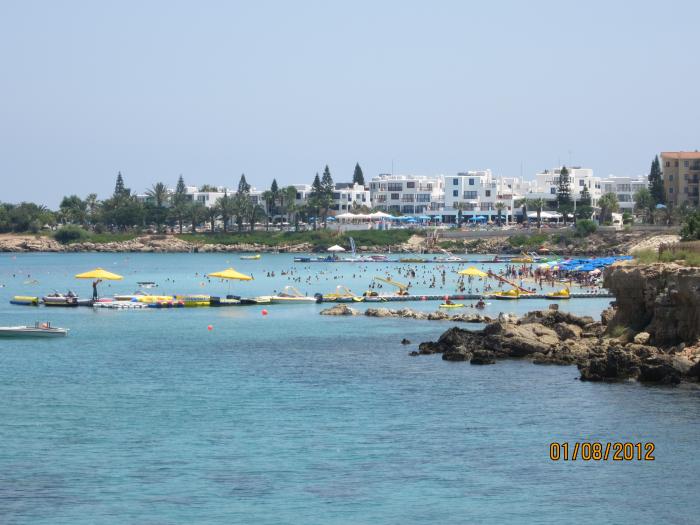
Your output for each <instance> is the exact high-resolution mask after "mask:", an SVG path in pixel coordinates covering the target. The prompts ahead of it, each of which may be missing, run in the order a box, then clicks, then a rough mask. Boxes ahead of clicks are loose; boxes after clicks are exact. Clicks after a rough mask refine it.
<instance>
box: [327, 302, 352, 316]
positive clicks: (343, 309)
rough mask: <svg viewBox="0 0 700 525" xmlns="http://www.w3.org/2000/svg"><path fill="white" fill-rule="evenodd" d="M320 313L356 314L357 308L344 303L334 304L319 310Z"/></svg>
mask: <svg viewBox="0 0 700 525" xmlns="http://www.w3.org/2000/svg"><path fill="white" fill-rule="evenodd" d="M321 315H357V310H355V309H353V308H350V307H349V306H348V305H345V304H336V305H334V306H331V307H330V308H326V309H325V310H321Z"/></svg>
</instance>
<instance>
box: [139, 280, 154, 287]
mask: <svg viewBox="0 0 700 525" xmlns="http://www.w3.org/2000/svg"><path fill="white" fill-rule="evenodd" d="M136 284H138V285H139V287H140V288H158V285H157V284H156V283H154V282H153V281H138V282H137V283H136Z"/></svg>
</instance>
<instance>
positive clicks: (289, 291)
mask: <svg viewBox="0 0 700 525" xmlns="http://www.w3.org/2000/svg"><path fill="white" fill-rule="evenodd" d="M270 301H271V302H272V303H273V304H282V303H315V302H317V301H316V298H315V297H309V296H308V295H304V294H302V293H301V292H300V291H299V290H297V289H296V288H294V287H293V286H285V287H284V289H283V290H282V291H281V292H280V293H278V294H277V295H271V296H270Z"/></svg>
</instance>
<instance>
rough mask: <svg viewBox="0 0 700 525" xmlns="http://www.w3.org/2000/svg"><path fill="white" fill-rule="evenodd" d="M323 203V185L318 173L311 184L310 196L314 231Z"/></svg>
mask: <svg viewBox="0 0 700 525" xmlns="http://www.w3.org/2000/svg"><path fill="white" fill-rule="evenodd" d="M322 203H323V184H322V183H321V178H320V177H319V176H318V172H317V173H316V176H315V177H314V181H313V182H312V183H311V194H310V195H309V208H310V209H312V210H313V212H314V230H315V229H316V221H317V219H318V214H319V212H320V209H321V206H322Z"/></svg>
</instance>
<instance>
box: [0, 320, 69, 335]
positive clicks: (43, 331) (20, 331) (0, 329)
mask: <svg viewBox="0 0 700 525" xmlns="http://www.w3.org/2000/svg"><path fill="white" fill-rule="evenodd" d="M66 335H68V328H59V327H57V326H55V327H54V326H51V323H49V322H46V323H39V322H37V323H34V326H0V337H65V336H66Z"/></svg>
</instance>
